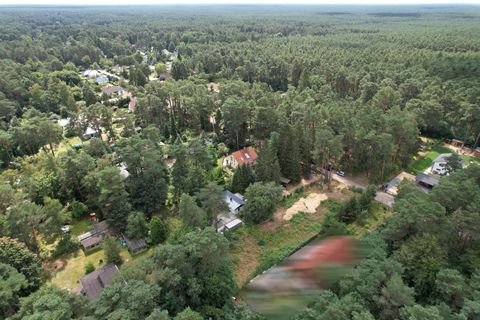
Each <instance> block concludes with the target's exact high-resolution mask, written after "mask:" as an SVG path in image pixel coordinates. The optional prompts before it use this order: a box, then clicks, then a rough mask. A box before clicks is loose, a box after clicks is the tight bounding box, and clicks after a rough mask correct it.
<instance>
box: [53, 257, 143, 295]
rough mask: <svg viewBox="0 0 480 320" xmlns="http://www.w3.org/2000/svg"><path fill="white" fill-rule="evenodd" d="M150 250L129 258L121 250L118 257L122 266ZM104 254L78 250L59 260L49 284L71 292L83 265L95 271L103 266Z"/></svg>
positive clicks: (82, 272) (81, 275)
mask: <svg viewBox="0 0 480 320" xmlns="http://www.w3.org/2000/svg"><path fill="white" fill-rule="evenodd" d="M151 250H152V249H149V250H147V251H144V252H142V253H140V254H138V255H135V256H131V255H130V253H129V252H128V250H127V249H126V248H122V250H121V252H120V255H121V256H122V260H123V263H124V264H128V263H131V262H132V261H134V260H136V259H138V258H140V257H143V256H145V255H148V254H149V253H150V252H151ZM104 260H105V253H104V251H103V249H98V250H95V251H94V252H91V253H88V254H85V253H84V252H83V250H80V249H79V250H78V251H76V252H75V253H73V254H71V255H68V256H66V257H63V259H60V261H61V263H62V265H61V267H60V268H59V269H58V270H55V271H54V273H53V274H52V278H51V279H50V280H49V283H52V284H55V285H57V286H58V287H60V288H63V289H66V290H73V289H75V288H76V287H78V285H79V280H80V278H82V277H83V276H84V275H85V265H87V263H89V262H90V263H92V264H93V265H94V266H95V269H97V268H99V267H101V266H103V265H104V264H105V261H104Z"/></svg>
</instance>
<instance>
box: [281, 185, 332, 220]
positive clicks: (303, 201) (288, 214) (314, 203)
mask: <svg viewBox="0 0 480 320" xmlns="http://www.w3.org/2000/svg"><path fill="white" fill-rule="evenodd" d="M327 199H328V197H327V195H326V194H324V193H316V192H313V193H310V194H309V195H308V196H306V197H304V198H300V199H299V200H298V201H297V202H295V203H294V204H293V206H291V207H290V208H288V209H287V211H285V214H284V216H283V219H284V220H287V221H288V220H290V219H292V217H293V216H294V215H295V214H297V213H299V212H305V213H314V212H315V211H317V208H318V206H319V205H320V203H321V202H322V201H324V200H327Z"/></svg>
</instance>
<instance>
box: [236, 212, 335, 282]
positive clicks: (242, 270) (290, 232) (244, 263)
mask: <svg viewBox="0 0 480 320" xmlns="http://www.w3.org/2000/svg"><path fill="white" fill-rule="evenodd" d="M325 211H326V210H325V208H324V207H322V205H320V207H319V209H318V210H317V212H316V213H314V214H306V213H298V214H296V215H295V216H294V217H293V218H292V219H291V220H290V221H283V222H282V224H281V225H280V226H279V227H278V228H276V229H272V230H270V229H265V228H263V227H262V226H261V225H259V226H248V227H247V226H246V227H242V228H240V229H238V230H237V231H235V232H234V233H232V234H231V235H230V237H231V238H232V241H231V242H232V243H233V244H234V246H233V248H232V258H233V262H234V265H235V275H236V280H237V284H238V285H239V286H243V285H244V284H245V283H246V282H248V281H249V280H250V279H251V278H252V277H253V276H255V275H256V274H258V273H260V272H262V271H263V270H265V269H267V268H268V267H270V266H271V265H273V264H275V263H278V262H280V261H281V260H282V259H283V258H284V257H285V256H287V255H288V254H289V253H291V252H292V251H293V250H295V249H296V248H297V247H299V246H300V245H302V244H304V243H305V242H306V241H308V240H309V239H311V238H312V237H314V236H315V235H317V234H318V232H319V231H320V228H321V221H322V219H323V213H324V212H325Z"/></svg>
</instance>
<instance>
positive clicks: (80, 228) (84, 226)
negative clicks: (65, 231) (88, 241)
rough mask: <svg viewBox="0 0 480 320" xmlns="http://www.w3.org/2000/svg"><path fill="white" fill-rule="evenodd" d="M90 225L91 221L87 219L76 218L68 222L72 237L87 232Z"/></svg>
mask: <svg viewBox="0 0 480 320" xmlns="http://www.w3.org/2000/svg"><path fill="white" fill-rule="evenodd" d="M91 225H92V222H91V221H90V220H87V219H81V220H76V221H74V222H72V223H71V224H70V233H71V234H72V237H74V238H76V237H78V236H79V235H81V234H82V233H85V232H87V231H88V230H89V229H90V227H91Z"/></svg>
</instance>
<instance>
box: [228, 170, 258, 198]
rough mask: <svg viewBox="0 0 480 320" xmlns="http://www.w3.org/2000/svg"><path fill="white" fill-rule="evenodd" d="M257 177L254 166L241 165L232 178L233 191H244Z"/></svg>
mask: <svg viewBox="0 0 480 320" xmlns="http://www.w3.org/2000/svg"><path fill="white" fill-rule="evenodd" d="M254 180H255V177H254V175H253V172H252V168H251V167H250V166H247V165H244V164H242V165H240V166H238V167H237V168H236V169H235V172H234V173H233V179H232V191H233V192H235V193H236V192H238V193H243V192H245V189H247V187H248V186H249V185H250V184H251V183H253V181H254Z"/></svg>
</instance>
